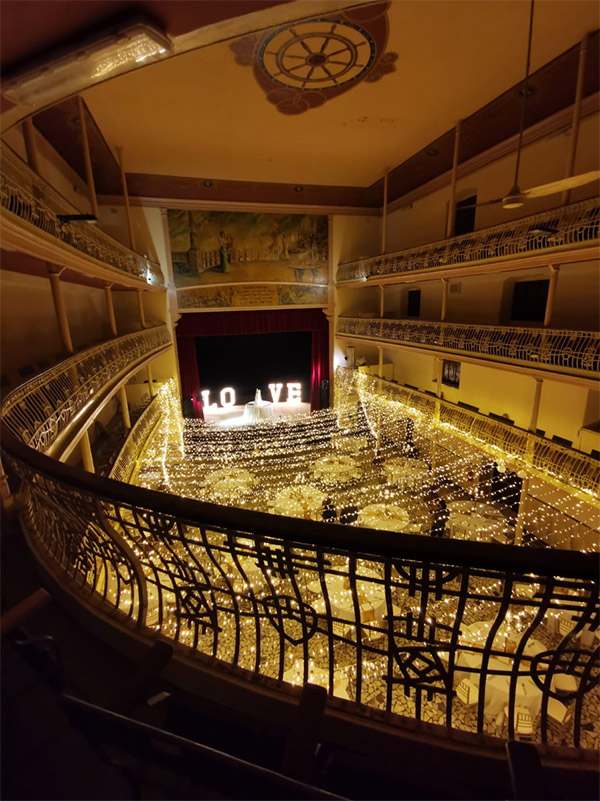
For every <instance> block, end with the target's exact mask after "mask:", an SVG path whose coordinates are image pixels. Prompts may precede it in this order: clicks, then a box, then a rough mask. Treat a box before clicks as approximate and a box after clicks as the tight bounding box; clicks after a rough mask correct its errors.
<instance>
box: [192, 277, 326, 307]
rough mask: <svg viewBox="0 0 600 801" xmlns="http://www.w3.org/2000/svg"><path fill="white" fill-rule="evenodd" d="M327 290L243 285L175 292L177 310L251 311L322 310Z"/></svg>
mask: <svg viewBox="0 0 600 801" xmlns="http://www.w3.org/2000/svg"><path fill="white" fill-rule="evenodd" d="M326 305H327V287H326V286H315V285H310V284H307V285H306V286H298V285H294V284H275V283H270V284H246V285H235V286H214V287H210V286H209V287H190V289H178V290H177V306H178V308H179V309H223V308H233V309H255V308H259V307H261V306H271V307H272V306H326Z"/></svg>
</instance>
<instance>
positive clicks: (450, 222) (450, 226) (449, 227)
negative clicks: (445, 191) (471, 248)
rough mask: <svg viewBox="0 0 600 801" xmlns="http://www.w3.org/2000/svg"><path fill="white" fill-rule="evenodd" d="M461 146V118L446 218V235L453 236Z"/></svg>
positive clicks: (455, 141) (455, 132)
mask: <svg viewBox="0 0 600 801" xmlns="http://www.w3.org/2000/svg"><path fill="white" fill-rule="evenodd" d="M459 147H460V120H459V121H458V122H457V123H456V128H455V129H454V155H453V157H452V177H451V179H450V203H449V204H448V217H447V219H446V237H449V236H452V233H453V231H454V212H455V209H456V173H457V171H458V149H459Z"/></svg>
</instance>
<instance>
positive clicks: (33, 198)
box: [0, 144, 164, 285]
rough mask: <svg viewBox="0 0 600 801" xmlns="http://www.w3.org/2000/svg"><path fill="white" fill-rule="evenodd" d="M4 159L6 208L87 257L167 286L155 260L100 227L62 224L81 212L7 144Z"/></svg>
mask: <svg viewBox="0 0 600 801" xmlns="http://www.w3.org/2000/svg"><path fill="white" fill-rule="evenodd" d="M0 156H1V165H2V166H1V172H0V204H1V205H2V208H4V209H6V210H7V211H10V212H11V213H12V214H15V215H16V216H17V217H19V218H20V219H22V220H25V221H26V222H28V223H31V224H32V225H35V227H36V228H39V229H40V230H42V231H44V233H46V234H50V236H53V237H54V238H55V239H59V240H60V241H61V242H64V243H65V244H66V245H70V246H71V247H72V248H75V250H78V251H80V252H81V253H85V254H86V255H87V256H91V257H92V258H94V259H97V260H98V261H101V262H103V263H105V264H109V265H110V266H112V267H116V268H117V269H118V270H122V271H123V272H125V273H128V274H130V275H134V276H136V277H137V278H144V279H146V277H147V274H149V275H151V276H152V280H153V282H154V283H155V284H159V285H162V284H164V279H163V275H162V271H161V269H160V266H159V265H158V264H156V262H154V261H152V259H149V258H146V257H144V256H141V255H140V254H139V253H135V252H134V251H132V250H130V249H129V248H127V247H125V245H123V244H121V242H118V241H117V240H116V239H113V238H112V237H111V236H109V235H108V234H107V233H105V232H104V231H102V230H101V229H100V228H98V227H96V226H93V225H69V224H65V223H62V222H61V221H60V220H59V219H58V215H59V214H80V213H81V212H80V210H79V209H77V208H76V207H75V206H73V205H72V204H71V203H69V202H68V201H67V200H66V199H65V198H64V197H63V196H62V195H61V194H60V193H59V192H57V191H56V190H55V189H54V188H53V187H52V186H51V185H50V184H49V183H48V182H47V181H45V180H44V179H43V178H41V177H40V176H39V175H37V174H36V173H35V172H34V171H33V170H32V169H30V167H29V166H28V165H27V164H25V162H24V161H22V160H21V159H20V158H19V157H18V156H17V155H16V154H15V153H14V152H13V151H12V150H11V149H10V148H9V147H7V146H6V145H5V144H1V146H0Z"/></svg>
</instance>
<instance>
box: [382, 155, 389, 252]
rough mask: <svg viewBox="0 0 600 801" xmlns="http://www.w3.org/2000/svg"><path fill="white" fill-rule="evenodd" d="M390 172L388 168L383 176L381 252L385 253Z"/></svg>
mask: <svg viewBox="0 0 600 801" xmlns="http://www.w3.org/2000/svg"><path fill="white" fill-rule="evenodd" d="M388 173H389V168H386V170H385V174H384V176H383V204H382V209H381V252H382V253H385V248H386V245H387V204H388Z"/></svg>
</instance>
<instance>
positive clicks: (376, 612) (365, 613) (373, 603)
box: [308, 568, 386, 623]
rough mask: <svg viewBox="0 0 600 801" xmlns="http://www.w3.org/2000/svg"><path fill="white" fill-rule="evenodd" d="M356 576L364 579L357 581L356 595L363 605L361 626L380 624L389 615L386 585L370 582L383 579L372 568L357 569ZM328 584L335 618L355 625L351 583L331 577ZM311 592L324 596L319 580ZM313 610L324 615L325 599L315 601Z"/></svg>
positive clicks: (327, 579) (339, 577)
mask: <svg viewBox="0 0 600 801" xmlns="http://www.w3.org/2000/svg"><path fill="white" fill-rule="evenodd" d="M357 572H358V574H359V576H363V578H362V579H360V578H358V579H357V580H356V595H357V599H358V602H359V605H360V619H361V622H362V623H380V622H381V621H382V620H383V616H384V615H385V614H386V603H385V589H384V587H383V584H375V583H374V582H372V581H369V577H371V578H380V576H379V574H378V573H376V572H375V571H374V570H371V569H370V568H362V569H358V570H357ZM325 581H326V582H327V593H328V596H329V602H330V604H331V612H332V614H333V616H334V617H337V618H340V620H345V621H347V622H348V623H354V622H355V621H356V614H355V609H354V596H353V594H352V591H351V590H350V579H349V578H348V577H344V576H336V575H330V574H328V575H327V576H326V577H325ZM308 588H309V589H310V590H312V591H313V592H315V593H319V594H320V593H321V583H320V581H319V580H318V579H315V580H314V581H311V582H310V584H309V585H308ZM313 606H314V609H315V611H316V612H318V613H319V614H325V612H326V611H327V609H326V605H325V599H324V598H323V597H322V596H321V597H320V598H317V599H316V600H315V601H314V603H313Z"/></svg>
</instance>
